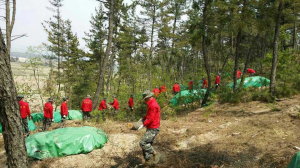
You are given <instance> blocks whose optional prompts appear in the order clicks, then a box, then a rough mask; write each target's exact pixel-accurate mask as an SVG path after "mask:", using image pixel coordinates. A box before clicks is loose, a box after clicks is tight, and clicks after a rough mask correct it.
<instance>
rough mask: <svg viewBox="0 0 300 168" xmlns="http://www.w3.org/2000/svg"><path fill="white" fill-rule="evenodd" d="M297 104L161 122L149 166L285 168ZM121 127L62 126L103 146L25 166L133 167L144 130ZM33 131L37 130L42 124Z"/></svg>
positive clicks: (298, 142) (298, 123) (295, 139)
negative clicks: (102, 138) (94, 130)
mask: <svg viewBox="0 0 300 168" xmlns="http://www.w3.org/2000/svg"><path fill="white" fill-rule="evenodd" d="M299 102H300V96H294V97H292V98H290V99H286V100H283V101H281V102H277V103H276V104H268V103H262V102H257V101H254V102H249V103H240V104H229V103H226V104H218V103H216V104H214V105H212V106H209V107H207V108H199V109H196V110H192V111H189V112H186V113H184V114H182V115H181V116H178V117H176V118H172V119H169V120H162V122H161V130H160V133H159V134H158V136H157V137H156V140H155V141H154V148H155V149H156V150H157V151H159V152H160V153H161V155H162V160H161V162H160V164H158V165H156V166H153V167H162V168H171V167H173V168H188V167H192V168H194V167H195V168H196V167H197V168H199V167H200V168H202V167H205V168H221V167H222V168H275V167H276V168H286V167H287V165H288V163H289V162H290V160H291V158H292V156H293V155H294V154H295V153H296V152H297V150H296V149H294V147H295V146H300V131H299V128H300V120H299V118H297V115H298V114H299V107H300V106H299ZM162 113H164V112H163V111H162ZM298 117H299V116H298ZM127 124H128V123H126V122H117V121H112V120H111V119H108V120H107V121H106V122H105V123H100V124H95V123H92V122H86V123H82V121H81V120H77V121H67V126H68V127H81V126H84V125H87V126H94V127H98V128H101V129H103V130H104V131H105V132H106V133H107V134H108V136H109V140H108V143H107V144H105V146H104V147H103V148H102V149H98V150H94V151H92V152H90V153H88V154H79V155H73V156H66V157H61V158H52V159H45V160H43V161H38V160H34V159H30V167H33V168H41V167H42V168H56V167H64V168H82V167H87V168H94V167H105V168H106V167H120V168H123V167H129V168H130V167H136V166H137V165H138V164H140V163H142V161H143V157H142V152H141V149H140V147H139V140H140V139H141V137H142V136H143V134H144V132H145V129H142V130H140V131H131V130H128V128H127ZM36 126H37V127H38V128H41V126H42V123H37V124H36ZM58 127H59V123H57V124H52V126H51V129H56V128H58ZM32 133H33V132H32ZM0 144H3V139H2V138H0ZM5 158H6V156H5V152H4V147H3V145H1V147H0V167H3V168H5Z"/></svg>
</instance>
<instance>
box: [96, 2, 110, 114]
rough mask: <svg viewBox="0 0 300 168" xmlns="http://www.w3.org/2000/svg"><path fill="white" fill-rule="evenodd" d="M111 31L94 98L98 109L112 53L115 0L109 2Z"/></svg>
mask: <svg viewBox="0 0 300 168" xmlns="http://www.w3.org/2000/svg"><path fill="white" fill-rule="evenodd" d="M109 6H110V7H109V32H108V43H107V47H106V52H105V57H104V59H103V63H102V65H100V74H99V80H98V85H97V90H96V93H95V96H94V100H93V109H96V107H97V105H99V98H100V93H101V89H102V88H103V86H104V77H105V71H106V67H107V62H108V58H109V55H110V49H111V43H112V36H113V29H114V28H113V22H114V19H113V16H114V0H110V4H109Z"/></svg>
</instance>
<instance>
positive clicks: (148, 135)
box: [140, 90, 160, 164]
mask: <svg viewBox="0 0 300 168" xmlns="http://www.w3.org/2000/svg"><path fill="white" fill-rule="evenodd" d="M143 102H144V103H145V104H147V106H148V107H147V114H146V115H145V116H144V117H143V126H144V127H146V128H147V131H146V132H145V134H144V136H143V137H142V139H141V141H140V147H141V148H142V151H143V156H144V159H145V162H146V164H150V159H151V157H152V156H153V157H154V163H155V164H157V163H158V162H159V159H160V154H159V153H158V152H157V151H155V150H154V149H153V147H152V144H153V142H154V139H155V137H156V136H157V134H158V133H159V130H160V107H159V105H158V103H157V102H156V100H155V98H154V97H153V93H152V92H150V90H147V91H145V92H144V93H143Z"/></svg>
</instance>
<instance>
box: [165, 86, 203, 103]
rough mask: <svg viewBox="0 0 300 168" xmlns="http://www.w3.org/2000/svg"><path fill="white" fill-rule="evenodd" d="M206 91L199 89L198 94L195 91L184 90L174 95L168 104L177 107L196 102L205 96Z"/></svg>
mask: <svg viewBox="0 0 300 168" xmlns="http://www.w3.org/2000/svg"><path fill="white" fill-rule="evenodd" d="M205 92H206V89H201V90H200V92H199V91H197V90H191V91H190V90H184V91H181V92H179V93H178V94H176V95H175V96H174V97H173V98H172V99H171V100H170V103H171V104H173V105H174V106H178V105H181V104H188V103H192V102H194V101H198V100H200V99H202V97H203V95H204V94H205Z"/></svg>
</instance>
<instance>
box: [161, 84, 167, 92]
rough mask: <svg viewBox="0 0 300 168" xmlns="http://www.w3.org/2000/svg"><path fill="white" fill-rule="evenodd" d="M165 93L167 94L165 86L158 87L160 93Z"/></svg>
mask: <svg viewBox="0 0 300 168" xmlns="http://www.w3.org/2000/svg"><path fill="white" fill-rule="evenodd" d="M165 92H167V87H166V85H162V86H161V87H160V93H165Z"/></svg>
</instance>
